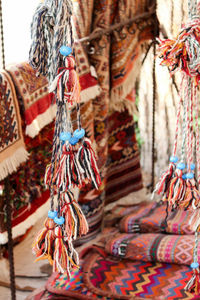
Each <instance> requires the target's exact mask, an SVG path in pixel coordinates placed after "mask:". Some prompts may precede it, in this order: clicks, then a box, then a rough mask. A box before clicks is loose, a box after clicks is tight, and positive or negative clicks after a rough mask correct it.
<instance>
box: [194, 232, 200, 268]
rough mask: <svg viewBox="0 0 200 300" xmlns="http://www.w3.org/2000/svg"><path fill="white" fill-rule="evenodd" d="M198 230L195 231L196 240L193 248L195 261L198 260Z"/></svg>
mask: <svg viewBox="0 0 200 300" xmlns="http://www.w3.org/2000/svg"><path fill="white" fill-rule="evenodd" d="M198 242H199V241H198V231H197V230H196V231H195V241H194V249H193V261H194V262H195V263H197V262H198Z"/></svg>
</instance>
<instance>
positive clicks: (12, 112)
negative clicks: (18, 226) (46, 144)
mask: <svg viewBox="0 0 200 300" xmlns="http://www.w3.org/2000/svg"><path fill="white" fill-rule="evenodd" d="M0 120H1V121H0V180H2V179H4V178H5V177H6V176H8V175H9V174H12V173H13V172H15V171H16V170H17V168H18V167H19V165H20V164H21V163H23V162H25V161H26V160H27V159H28V152H27V151H26V149H25V144H24V139H23V135H22V128H21V117H20V113H19V106H18V101H17V97H16V93H15V88H14V85H13V83H12V80H11V78H10V76H9V74H8V73H7V72H1V73H0Z"/></svg>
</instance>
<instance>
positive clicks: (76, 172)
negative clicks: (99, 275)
mask: <svg viewBox="0 0 200 300" xmlns="http://www.w3.org/2000/svg"><path fill="white" fill-rule="evenodd" d="M45 5H46V6H48V14H49V16H50V17H51V21H52V22H54V21H55V22H54V23H53V25H55V24H57V25H59V28H60V27H61V28H62V30H60V29H59V28H57V27H56V28H55V32H54V35H53V39H49V40H48V42H51V45H49V46H50V48H52V49H53V50H52V51H51V52H49V53H48V58H47V61H48V75H49V76H48V77H49V82H50V83H51V86H50V90H51V91H52V92H53V93H54V94H55V98H56V104H57V114H56V120H55V132H54V139H53V149H52V159H51V163H50V164H49V165H48V166H47V168H46V174H45V178H44V181H45V185H46V187H48V188H49V189H50V194H51V210H50V211H49V212H48V219H47V220H46V222H45V228H44V229H42V230H41V232H40V233H39V234H38V235H37V236H36V238H35V241H34V243H33V252H34V253H35V254H36V256H37V257H38V258H37V260H40V259H44V258H47V259H49V261H50V263H51V264H53V270H54V272H61V273H63V272H67V275H68V276H69V277H70V270H71V268H72V267H74V266H75V267H77V265H78V264H79V258H78V254H77V252H76V250H75V249H74V247H73V240H75V239H76V238H78V237H80V236H82V235H85V234H86V233H87V232H88V224H87V221H86V218H85V216H84V215H83V212H82V210H81V208H80V207H79V205H78V203H77V201H76V200H75V199H74V196H73V193H72V192H71V191H70V189H71V188H73V187H74V186H76V187H79V188H80V187H83V186H84V185H85V184H87V183H89V182H91V183H92V184H93V186H94V187H95V188H96V189H98V187H99V186H100V184H101V178H100V175H99V170H98V167H97V163H96V157H95V153H94V150H93V149H92V146H91V142H90V140H89V139H88V138H85V130H84V129H83V128H82V127H81V116H80V105H79V102H80V84H79V78H78V75H77V72H76V66H75V58H74V56H73V55H72V53H73V50H72V48H71V47H72V45H73V35H72V24H71V15H72V10H71V9H70V7H71V3H70V1H66V0H60V1H58V0H56V1H55V2H54V1H52V0H49V1H46V2H45V3H44V6H45ZM50 8H51V9H50ZM68 8H69V9H68ZM42 11H44V12H45V13H46V10H45V9H43V10H42ZM37 13H38V11H36V15H35V20H38V18H39V16H40V15H39V16H37ZM39 13H40V10H39ZM66 13H67V15H66ZM52 16H53V17H54V18H53V19H52ZM65 17H66V18H65ZM54 19H55V20H54ZM40 20H41V18H40ZM56 20H57V21H56ZM35 23H36V25H37V26H39V28H36V34H35V35H34V34H33V35H34V36H37V34H38V31H39V33H40V32H41V31H42V32H43V30H44V28H43V27H42V26H43V25H42V24H38V22H35ZM57 25H56V26H57ZM37 26H36V27H37ZM40 26H41V28H40ZM65 27H66V29H64V28H65ZM53 29H54V28H52V27H51V30H53ZM32 30H33V33H34V26H33V28H32ZM66 30H67V32H68V35H66V36H67V37H68V41H67V44H70V46H71V47H69V46H66V45H65V44H62V47H60V42H64V43H65V41H66V37H65V38H64V37H63V34H64V33H66ZM42 37H43V36H42ZM39 41H40V39H39ZM39 41H37V43H39ZM43 42H44V40H42V41H41V45H40V46H39V45H38V51H36V49H34V47H33V49H32V52H31V53H33V54H34V55H36V54H37V52H39V54H41V57H42V53H43V52H42V50H41V49H43V48H44V45H43V44H42V43H43ZM47 48H48V50H49V49H50V48H49V47H47ZM54 52H55V53H54ZM58 52H59V53H60V54H61V57H62V60H61V61H60V54H59V55H58V57H56V56H55V55H57V53H58ZM39 54H37V59H36V58H35V57H33V61H36V60H39V59H40V57H39ZM34 55H33V56H34ZM34 59H35V60H34ZM45 59H46V58H45ZM63 61H64V66H63ZM35 67H36V68H37V69H38V71H39V72H41V73H42V72H43V71H44V70H43V65H41V61H38V65H36V66H35ZM55 68H58V71H57V73H58V74H57V75H56V76H54V70H55ZM45 72H46V70H45ZM52 76H54V80H51V78H52ZM74 106H75V107H76V112H77V129H76V130H73V127H74V126H73V124H72V121H71V110H72V107H74ZM54 198H57V209H56V210H55V209H54Z"/></svg>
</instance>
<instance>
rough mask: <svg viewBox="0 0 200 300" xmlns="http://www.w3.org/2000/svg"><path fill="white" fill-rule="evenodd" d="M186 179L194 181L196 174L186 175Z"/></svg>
mask: <svg viewBox="0 0 200 300" xmlns="http://www.w3.org/2000/svg"><path fill="white" fill-rule="evenodd" d="M186 178H187V179H193V178H194V174H193V173H186Z"/></svg>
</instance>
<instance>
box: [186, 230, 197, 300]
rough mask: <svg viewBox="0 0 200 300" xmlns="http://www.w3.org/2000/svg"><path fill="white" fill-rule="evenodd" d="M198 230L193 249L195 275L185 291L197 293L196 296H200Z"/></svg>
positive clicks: (192, 266) (192, 265) (192, 264)
mask: <svg viewBox="0 0 200 300" xmlns="http://www.w3.org/2000/svg"><path fill="white" fill-rule="evenodd" d="M198 242H199V241H198V229H197V230H196V231H195V243H194V249H193V262H192V263H191V265H190V267H191V268H192V270H193V275H192V277H191V279H190V280H189V282H188V283H187V285H186V286H185V288H184V289H185V290H186V291H188V292H190V293H195V294H196V295H199V294H200V272H199V263H198Z"/></svg>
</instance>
